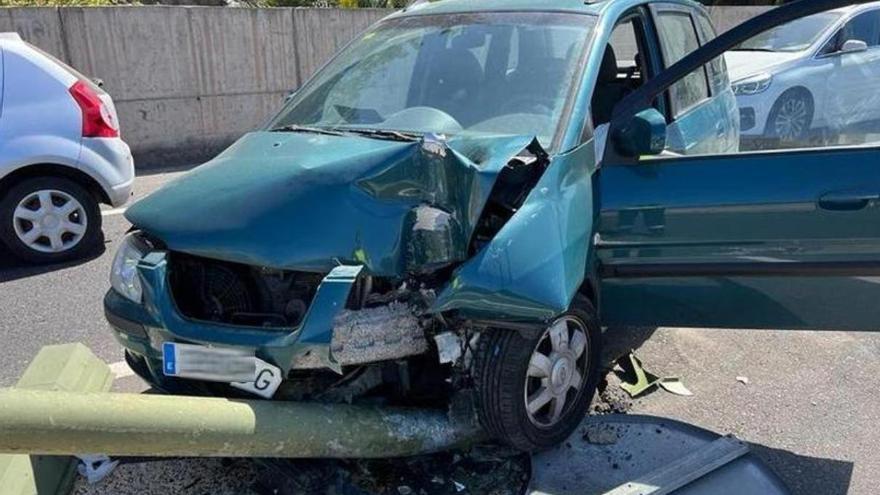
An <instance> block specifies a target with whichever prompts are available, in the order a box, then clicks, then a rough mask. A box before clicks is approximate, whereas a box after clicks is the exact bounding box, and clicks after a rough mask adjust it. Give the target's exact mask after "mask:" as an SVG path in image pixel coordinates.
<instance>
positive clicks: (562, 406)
mask: <svg viewBox="0 0 880 495" xmlns="http://www.w3.org/2000/svg"><path fill="white" fill-rule="evenodd" d="M600 346H601V332H600V329H599V325H598V322H597V320H596V316H595V310H594V309H593V306H592V305H591V304H590V302H589V300H587V299H586V298H581V297H578V298H576V299H575V302H574V303H573V304H572V308H571V309H570V310H569V311H568V312H566V313H565V314H563V315H561V316H559V317H558V318H556V319H555V320H554V321H552V322H551V323H550V324H549V325H547V327H546V328H544V329H542V330H540V331H536V332H533V334H532V335H530V336H527V335H523V333H521V332H519V331H516V330H510V329H491V330H488V331H486V332H484V333H483V334H482V335H481V336H480V339H479V344H478V346H477V351H476V355H475V361H474V381H475V386H476V389H477V394H476V395H477V410H478V414H479V418H480V422H481V424H482V425H483V427H484V428H485V429H486V430H487V431H488V433H489V434H490V435H492V436H493V437H494V438H495V439H497V440H500V441H502V442H504V443H507V444H508V445H510V446H512V447H515V448H517V449H520V450H523V451H534V450H540V449H544V448H548V447H552V446H554V445H556V444H558V443H560V442H562V441H563V440H565V438H567V437H568V436H569V435H571V433H572V432H574V430H575V429H576V428H577V427H578V425H580V423H581V421H582V420H583V419H584V416H585V415H586V413H587V409H588V407H589V405H590V400H591V399H592V397H593V394H594V393H595V391H596V385H597V383H598V380H599V356H600V354H599V353H600Z"/></svg>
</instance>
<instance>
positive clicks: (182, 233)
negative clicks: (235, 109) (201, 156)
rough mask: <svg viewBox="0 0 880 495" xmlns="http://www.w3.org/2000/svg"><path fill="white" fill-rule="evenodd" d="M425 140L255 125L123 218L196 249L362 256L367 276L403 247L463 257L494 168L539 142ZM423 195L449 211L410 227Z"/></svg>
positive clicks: (402, 263)
mask: <svg viewBox="0 0 880 495" xmlns="http://www.w3.org/2000/svg"><path fill="white" fill-rule="evenodd" d="M432 144H435V145H436V146H426V145H425V143H423V142H421V141H416V142H397V141H385V140H377V139H367V138H364V137H348V136H346V137H339V136H326V135H317V134H307V133H282V132H255V133H251V134H248V135H246V136H245V137H243V138H242V139H240V140H239V141H238V142H237V143H236V144H234V145H233V146H232V147H230V148H229V149H228V150H226V151H225V152H223V153H222V154H221V155H220V156H218V157H217V158H215V159H214V160H212V161H210V162H208V163H207V164H205V165H203V166H201V167H199V168H197V169H195V170H194V171H193V172H191V173H189V174H187V175H186V176H184V177H183V178H181V179H179V180H177V181H175V182H173V183H172V184H169V185H168V186H166V187H164V188H163V189H161V190H159V191H157V192H156V193H154V194H152V195H151V196H149V197H147V198H145V199H144V200H142V201H139V202H138V203H136V204H134V205H133V206H132V207H131V208H130V209H129V210H128V211H127V212H126V217H127V218H128V219H129V220H130V221H131V222H132V224H133V225H136V226H138V227H139V228H140V229H142V230H143V231H145V232H147V233H149V234H151V235H153V236H155V237H157V238H159V239H161V240H162V241H163V242H164V243H165V244H166V245H167V246H168V247H169V248H170V249H172V250H175V251H182V252H186V253H190V254H193V255H197V256H204V257H207V258H215V259H221V260H227V261H234V262H239V263H247V264H251V265H258V266H266V267H272V268H278V269H295V270H301V271H313V272H322V273H326V272H329V271H330V270H331V269H333V267H335V266H337V265H338V264H340V263H342V264H362V265H364V266H365V268H366V272H367V273H368V274H370V275H373V276H382V277H402V276H403V275H405V274H406V272H407V265H408V264H409V265H413V263H412V262H409V261H408V260H407V257H408V256H410V257H411V258H412V259H413V260H416V261H418V262H419V263H423V264H431V265H442V264H450V263H453V262H460V261H464V259H465V257H466V255H467V242H468V241H469V239H470V237H471V234H472V233H473V230H474V227H475V226H476V223H477V220H478V219H479V216H480V213H481V212H482V209H483V206H484V205H485V203H486V200H487V198H488V197H489V193H490V192H491V190H492V187H493V185H494V184H495V180H496V178H497V177H498V174H499V172H500V171H501V170H502V168H504V167H505V166H506V165H507V163H508V162H509V161H510V160H511V159H512V158H514V157H515V156H517V155H518V154H520V153H522V152H523V151H525V150H526V148H533V149H534V147H535V146H536V143H535V141H534V139H533V138H530V137H517V136H514V137H511V136H501V137H499V136H488V137H486V136H481V137H465V136H460V137H451V138H449V140H448V142H444V141H442V140H441V141H439V142H438V143H432ZM438 146H439V147H438ZM421 205H430V206H432V207H434V208H437V209H439V210H442V211H444V212H447V213H448V214H449V215H450V216H451V218H450V222H449V224H448V226H447V228H446V230H444V231H443V232H441V233H440V234H439V235H438V236H431V235H427V236H426V235H422V234H420V233H419V232H417V231H414V229H413V226H414V222H415V217H414V210H415V209H416V208H417V207H419V206H421ZM432 242H438V243H439V246H433V245H431V243H432ZM438 256H439V257H440V258H441V259H434V258H436V257H438Z"/></svg>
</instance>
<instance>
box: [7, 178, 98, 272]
mask: <svg viewBox="0 0 880 495" xmlns="http://www.w3.org/2000/svg"><path fill="white" fill-rule="evenodd" d="M0 240H2V241H3V243H4V244H6V246H7V247H8V248H9V250H10V251H12V254H14V255H16V256H17V257H19V258H21V259H22V260H24V261H27V262H31V263H53V262H60V261H68V260H72V259H76V258H80V257H82V256H84V255H86V254H88V253H91V252H93V251H94V250H95V249H96V248H97V246H98V245H100V243H101V210H100V208H99V207H98V202H97V201H96V200H95V198H94V197H93V196H92V195H91V194H89V192H88V191H86V189H85V188H84V187H82V186H80V185H79V184H77V183H76V182H73V181H71V180H69V179H65V178H61V177H36V178H32V179H26V180H23V181H21V182H19V183H18V184H16V185H15V186H13V187H12V188H11V189H10V190H9V192H8V193H6V194H5V195H4V196H3V198H2V200H0Z"/></svg>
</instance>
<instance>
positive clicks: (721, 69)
mask: <svg viewBox="0 0 880 495" xmlns="http://www.w3.org/2000/svg"><path fill="white" fill-rule="evenodd" d="M697 27H698V28H699V29H700V40H701V44H702V45H705V44H706V43H708V42H710V41H712V40H714V39H715V38H716V36H717V34H716V32H715V28H714V27H713V26H712V21H711V20H709V17H708V16H707V15H705V14H703V13H700V14H699V15H698V16H697ZM708 69H709V85H710V86H711V88H712V94H713V95H714V94H718V93H720V92H722V91H725V90H726V89H727V88H728V87H730V78H729V77H728V75H727V62H725V61H724V56H721V57H718V58H716V59H714V60H712V62H711V63H709V66H708Z"/></svg>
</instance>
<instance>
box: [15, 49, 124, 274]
mask: <svg viewBox="0 0 880 495" xmlns="http://www.w3.org/2000/svg"><path fill="white" fill-rule="evenodd" d="M0 76H2V77H0V242H2V243H3V244H5V245H6V247H7V248H8V249H9V251H10V252H11V253H12V254H14V255H16V256H17V257H19V258H21V259H23V260H25V261H29V262H35V263H47V262H58V261H66V260H70V259H73V258H77V257H80V256H83V255H85V254H87V253H89V252H90V251H93V250H95V249H96V248H97V247H98V246H99V245H100V244H101V243H102V233H101V210H100V208H99V205H100V204H101V203H104V204H108V205H112V206H114V207H115V206H121V205H122V204H124V203H125V202H126V201H127V200H128V198H129V196H130V195H131V188H132V184H133V182H134V162H133V160H132V156H131V150H130V149H129V147H128V145H127V144H126V143H125V142H124V141H123V140H122V139H121V138H120V133H119V125H118V122H117V116H116V109H115V107H114V105H113V100H111V98H110V96H109V95H108V94H107V93H105V92H104V91H103V90H102V89H101V88H100V87H99V85H98V84H96V83H95V82H93V81H91V80H90V79H88V78H86V77H85V76H83V75H82V74H80V73H78V72H77V71H76V70H74V69H72V68H70V67H68V66H67V65H66V64H64V63H63V62H61V61H59V60H57V59H55V58H54V57H52V56H51V55H49V54H47V53H45V52H43V51H42V50H40V49H38V48H36V47H34V46H33V45H30V44H28V43H26V42H24V41H23V40H22V39H21V38H20V37H19V36H18V35H17V34H16V33H0Z"/></svg>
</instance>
